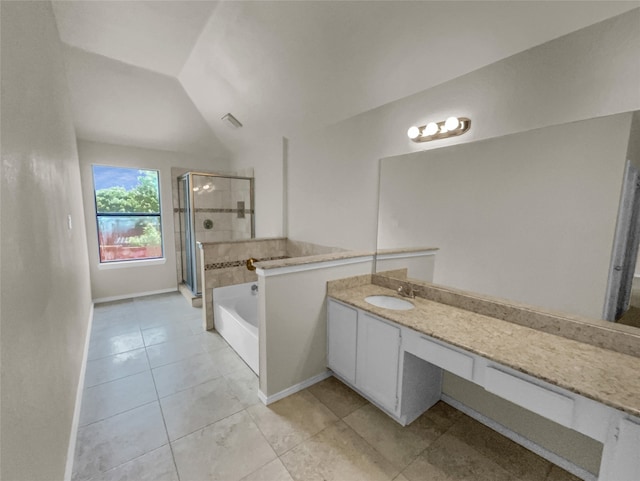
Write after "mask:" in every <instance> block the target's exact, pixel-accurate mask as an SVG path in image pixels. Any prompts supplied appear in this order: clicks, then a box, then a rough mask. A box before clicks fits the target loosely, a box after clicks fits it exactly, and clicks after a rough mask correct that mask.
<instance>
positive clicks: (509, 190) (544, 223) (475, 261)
mask: <svg viewBox="0 0 640 481" xmlns="http://www.w3.org/2000/svg"><path fill="white" fill-rule="evenodd" d="M631 118H632V114H631V113H625V114H618V115H612V116H607V117H601V118H598V119H591V120H584V121H581V122H572V123H569V124H563V125H559V126H554V127H546V128H542V129H536V130H531V131H528V132H522V133H518V134H512V135H507V136H504V137H500V138H495V139H488V140H484V141H479V142H474V143H470V144H461V145H457V146H454V147H450V148H446V149H433V150H429V151H425V152H416V153H414V154H407V155H403V156H397V157H391V158H388V159H383V160H382V164H381V176H380V179H381V180H380V205H379V212H380V217H379V222H378V248H381V249H391V248H399V247H403V246H414V245H418V244H420V243H422V244H424V245H432V246H436V247H438V248H440V250H439V251H438V260H437V263H436V269H435V276H434V282H436V283H438V284H443V285H446V286H451V287H455V288H457V289H463V290H467V291H472V292H478V293H481V294H488V295H491V296H497V297H502V298H506V299H510V300H514V301H518V302H524V303H527V304H531V305H534V306H540V307H543V308H547V309H554V310H560V311H564V312H568V313H571V314H579V315H583V316H587V317H591V318H594V319H600V318H601V317H602V312H603V307H604V300H605V294H606V290H607V281H608V277H609V265H610V262H611V251H612V247H613V239H614V234H615V229H616V218H617V215H618V204H619V201H620V191H621V187H622V178H623V175H624V167H625V161H626V159H627V157H626V153H627V145H628V142H629V132H630V128H631Z"/></svg>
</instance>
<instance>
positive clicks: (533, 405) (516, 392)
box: [484, 367, 575, 427]
mask: <svg viewBox="0 0 640 481" xmlns="http://www.w3.org/2000/svg"><path fill="white" fill-rule="evenodd" d="M484 380H485V385H484V388H485V389H486V390H487V391H489V392H491V393H493V394H496V395H497V396H500V397H501V398H504V399H506V400H507V401H511V402H512V403H514V404H517V405H519V406H522V407H524V408H525V409H528V410H529V411H532V412H534V413H536V414H539V415H540V416H543V417H545V418H547V419H551V420H552V421H555V422H557V423H559V424H562V425H563V426H569V427H570V426H571V425H572V423H573V410H574V404H575V401H574V400H573V399H571V398H570V397H568V396H564V395H562V394H558V393H557V392H555V391H551V390H549V389H547V388H545V387H542V386H539V385H537V384H534V383H532V382H529V381H526V380H524V379H521V378H519V377H517V376H514V375H513V374H509V373H506V372H504V371H501V370H499V369H496V368H493V367H487V369H486V371H485V378H484Z"/></svg>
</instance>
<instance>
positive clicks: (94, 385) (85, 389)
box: [83, 360, 151, 392]
mask: <svg viewBox="0 0 640 481" xmlns="http://www.w3.org/2000/svg"><path fill="white" fill-rule="evenodd" d="M147 362H149V361H148V360H147ZM147 371H149V372H151V367H149V369H143V370H142V371H138V372H133V373H131V374H127V375H126V376H122V377H117V378H115V379H109V380H108V381H103V382H99V383H98V384H92V385H91V386H87V387H85V388H84V391H83V392H86V391H87V390H88V389H91V388H94V387H98V386H102V385H103V384H108V383H110V382H115V381H120V380H122V379H126V378H128V377H132V376H135V375H137V374H142V373H143V372H147Z"/></svg>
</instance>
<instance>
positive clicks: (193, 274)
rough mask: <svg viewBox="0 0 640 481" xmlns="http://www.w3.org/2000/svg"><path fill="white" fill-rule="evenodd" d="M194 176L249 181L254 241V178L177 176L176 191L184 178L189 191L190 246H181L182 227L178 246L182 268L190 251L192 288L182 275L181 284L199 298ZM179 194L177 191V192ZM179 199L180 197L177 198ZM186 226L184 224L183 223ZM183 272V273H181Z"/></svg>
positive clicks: (182, 240) (237, 176)
mask: <svg viewBox="0 0 640 481" xmlns="http://www.w3.org/2000/svg"><path fill="white" fill-rule="evenodd" d="M194 175H201V176H205V177H218V178H223V179H236V180H248V181H249V204H250V205H249V211H250V212H251V239H255V237H256V213H255V198H254V197H255V195H254V194H255V191H254V184H255V178H254V177H243V176H240V175H225V174H212V173H210V172H185V173H184V174H182V175H180V176H178V189H180V187H179V185H180V182H181V181H182V179H184V178H185V177H186V178H187V188H188V189H189V237H190V238H191V240H192V241H191V246H187V245H182V243H183V242H185V240H186V236H183V232H182V226H181V229H180V244H181V246H182V247H183V248H184V252H185V259H183V260H182V262H183V266H184V262H185V261H186V260H187V259H186V258H187V257H188V256H187V254H186V253H187V249H191V256H190V259H189V261H190V264H191V265H188V266H187V269H191V278H192V280H193V286H190V285H189V284H187V283H186V282H185V280H184V275H183V276H182V277H183V279H182V282H184V283H185V285H186V286H187V287H189V289H190V290H191V292H192V293H193V295H194V296H197V297H201V296H202V291H201V290H199V287H200V286H199V285H198V276H197V270H198V261H197V253H198V251H197V246H196V243H197V242H196V231H195V222H196V213H195V197H194V193H193V187H192V186H193V176H194ZM178 192H179V190H178ZM179 197H180V196H179ZM185 216H186V206H185ZM185 224H186V222H185ZM180 255H181V256H182V252H181V253H180ZM183 272H184V271H183ZM201 281H202V283H203V284H204V278H203V279H201Z"/></svg>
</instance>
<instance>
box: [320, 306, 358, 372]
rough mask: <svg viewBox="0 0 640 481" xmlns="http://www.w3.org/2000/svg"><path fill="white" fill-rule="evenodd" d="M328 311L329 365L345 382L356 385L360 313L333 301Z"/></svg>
mask: <svg viewBox="0 0 640 481" xmlns="http://www.w3.org/2000/svg"><path fill="white" fill-rule="evenodd" d="M327 310H328V319H327V331H328V332H327V363H328V365H329V368H330V369H331V370H332V371H334V372H335V373H336V374H338V375H339V376H340V377H342V378H343V379H344V380H345V381H348V382H350V383H352V384H355V382H356V335H357V332H358V311H357V310H355V309H353V308H351V307H347V306H344V305H342V304H339V303H337V302H334V301H332V300H329V303H328V307H327Z"/></svg>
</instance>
